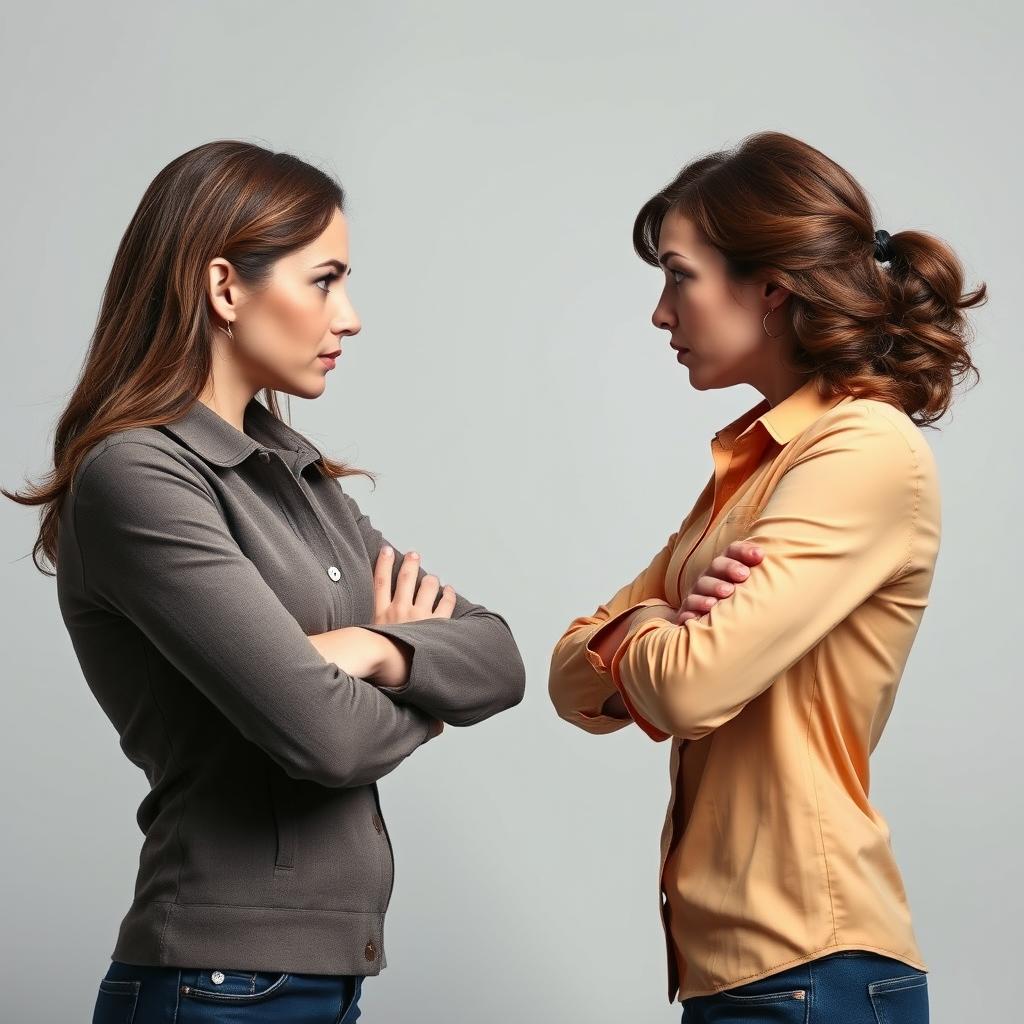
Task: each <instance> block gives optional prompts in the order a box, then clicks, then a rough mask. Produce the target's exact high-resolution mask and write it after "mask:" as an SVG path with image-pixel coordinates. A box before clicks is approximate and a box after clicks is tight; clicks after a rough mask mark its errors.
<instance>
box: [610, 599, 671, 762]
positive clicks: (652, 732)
mask: <svg viewBox="0 0 1024 1024" xmlns="http://www.w3.org/2000/svg"><path fill="white" fill-rule="evenodd" d="M662 626H673V627H675V628H677V629H682V628H684V627H683V626H681V625H677V624H676V623H674V622H670V621H669V620H668V619H658V618H651V619H645V620H644V621H643V622H640V623H637V624H635V625H633V626H631V627H630V629H629V630H628V631H627V633H626V635H625V636H624V637H623V638H622V643H620V644H619V646H618V647H617V648H616V649H615V653H614V654H613V655H612V658H611V662H610V663H609V666H608V674H609V675H610V676H611V678H612V682H613V683H614V684H615V686H616V688H617V689H618V691H619V693H621V694H622V702H623V703H624V704H625V705H626V710H627V711H628V712H629V713H630V716H631V717H632V718H633V720H634V721H635V722H636V724H637V725H638V726H640V728H641V729H643V731H644V732H645V733H646V734H647V735H648V736H650V738H651V739H652V740H654V742H655V743H661V742H662V740H667V739H668V738H669V737H670V736H671V733H667V732H662V730H661V729H659V728H658V727H657V726H655V725H652V724H651V723H650V722H648V721H647V719H646V718H644V717H643V715H641V714H640V712H639V711H637V710H636V708H635V707H634V706H633V702H632V701H631V700H630V699H629V694H628V693H627V692H626V688H625V686H624V685H623V683H622V673H621V670H620V667H619V666H620V664H621V662H622V659H623V657H624V656H625V653H626V651H627V649H628V648H629V645H630V644H631V643H632V642H633V640H634V639H636V637H637V635H638V634H641V633H645V632H650V631H651V630H653V629H660V628H661V627H662Z"/></svg>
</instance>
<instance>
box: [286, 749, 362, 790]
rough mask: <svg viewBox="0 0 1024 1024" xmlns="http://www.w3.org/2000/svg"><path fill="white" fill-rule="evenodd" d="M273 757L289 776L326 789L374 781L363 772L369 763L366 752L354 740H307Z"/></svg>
mask: <svg viewBox="0 0 1024 1024" xmlns="http://www.w3.org/2000/svg"><path fill="white" fill-rule="evenodd" d="M349 739H351V737H349ZM275 760H276V761H277V763H278V764H279V765H280V766H281V768H282V769H283V770H284V772H285V774H286V775H288V776H290V777H291V778H293V779H296V780H299V781H303V782H315V783H316V784H317V785H319V786H326V787H327V788H329V789H348V788H351V787H353V786H364V785H366V784H367V783H369V782H372V781H374V779H373V777H368V773H367V765H368V764H369V763H372V758H371V757H370V752H369V751H368V750H364V749H363V748H362V746H361V744H359V743H358V742H354V743H353V742H348V743H346V742H336V743H329V744H325V743H322V742H316V741H315V740H312V739H311V740H310V741H309V742H308V743H306V744H303V745H302V746H292V747H291V749H289V751H288V752H287V753H286V754H285V755H283V756H282V755H279V756H277V757H275Z"/></svg>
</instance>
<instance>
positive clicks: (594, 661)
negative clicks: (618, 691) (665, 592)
mask: <svg viewBox="0 0 1024 1024" xmlns="http://www.w3.org/2000/svg"><path fill="white" fill-rule="evenodd" d="M656 604H665V602H664V601H663V600H662V599H661V598H658V597H648V598H646V599H644V600H643V601H639V602H637V603H636V604H634V605H630V607H629V608H624V609H623V610H622V611H621V612H619V613H618V614H617V615H613V616H612V617H611V618H610V619H608V620H607V621H606V622H602V623H601V625H600V627H599V628H598V629H595V630H594V632H593V633H591V634H590V639H589V640H587V643H586V646H585V647H584V648H583V653H584V654H585V655H586V658H587V661H589V662H590V664H591V665H592V666H593V667H594V669H595V671H597V672H600V673H601V674H602V675H607V674H608V668H609V667H608V666H607V665H606V664H605V663H604V660H603V659H602V658H601V655H600V654H598V653H597V651H596V650H595V648H596V646H597V643H598V642H599V638H600V637H602V636H604V634H605V633H606V632H607V631H609V630H612V629H614V628H615V626H616V625H618V623H620V622H621V621H622V619H623V618H624V617H626V616H629V615H632V614H633V613H634V612H636V611H639V610H640V609H641V608H649V607H651V606H652V605H656ZM627 635H628V634H627Z"/></svg>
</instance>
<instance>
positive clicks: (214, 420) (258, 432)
mask: <svg viewBox="0 0 1024 1024" xmlns="http://www.w3.org/2000/svg"><path fill="white" fill-rule="evenodd" d="M242 424H243V426H244V427H245V430H244V431H241V430H238V429H237V428H236V427H234V426H233V425H232V424H230V423H228V421H227V420H226V419H224V417H223V416H221V415H220V414H219V413H216V412H214V411H213V409H211V408H210V407H209V406H208V405H206V404H205V403H203V402H201V401H199V400H198V399H196V401H195V402H194V403H193V404H192V405H191V406H189V408H188V410H187V411H186V412H185V414H184V415H183V416H180V417H179V418H178V419H176V420H175V421H174V422H173V423H165V424H163V429H165V430H167V431H169V432H170V433H172V434H174V436H175V437H177V438H178V440H179V441H181V442H182V444H184V445H185V446H186V447H188V448H190V449H191V450H192V451H194V452H195V453H196V454H197V455H198V456H200V457H201V458H203V459H205V460H206V461H207V462H209V463H211V464H212V465H214V466H221V467H228V466H237V465H238V464H239V463H240V462H243V461H244V460H245V459H247V458H248V457H249V456H250V455H252V454H253V453H254V452H257V451H261V450H263V449H267V448H270V449H274V450H276V451H278V452H279V453H280V454H281V455H282V456H284V457H285V459H286V461H287V462H288V463H289V465H290V466H291V469H292V472H293V473H295V474H296V475H297V474H299V473H301V472H302V470H303V469H305V467H306V466H308V465H309V464H310V463H312V462H316V461H317V459H319V458H321V457H322V456H321V452H320V450H319V449H318V448H317V447H316V446H315V445H313V444H312V442H310V441H308V440H307V439H306V438H305V437H303V435H302V434H300V433H299V432H298V431H297V430H295V429H293V428H292V427H290V426H289V425H288V424H287V423H285V422H284V420H281V419H278V417H276V416H275V415H274V414H273V413H272V412H271V411H270V410H269V409H268V408H267V407H266V406H265V405H264V404H263V403H262V402H260V401H259V399H257V398H256V397H255V396H253V398H251V399H250V400H249V404H248V405H247V406H246V407H245V412H244V414H243V417H242Z"/></svg>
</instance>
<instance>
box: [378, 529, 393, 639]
mask: <svg viewBox="0 0 1024 1024" xmlns="http://www.w3.org/2000/svg"><path fill="white" fill-rule="evenodd" d="M394 564H395V549H394V548H392V547H390V546H389V545H387V544H385V545H383V546H382V547H381V549H380V552H379V553H378V554H377V564H376V565H375V566H374V569H373V613H374V621H375V622H376V621H378V617H379V616H381V615H383V613H384V610H385V609H386V608H387V606H388V605H389V604H391V570H392V567H393V566H394Z"/></svg>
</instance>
